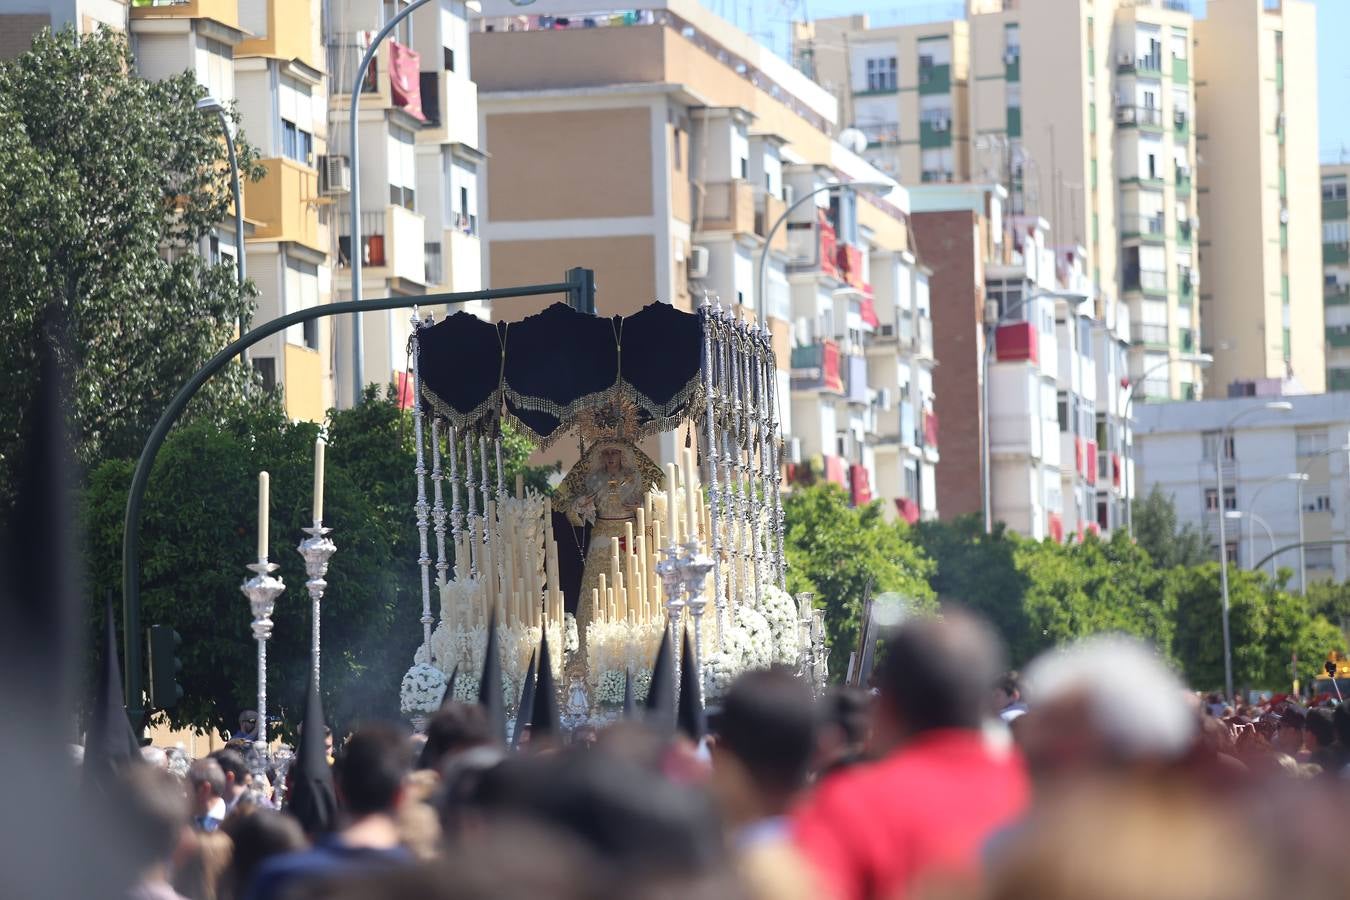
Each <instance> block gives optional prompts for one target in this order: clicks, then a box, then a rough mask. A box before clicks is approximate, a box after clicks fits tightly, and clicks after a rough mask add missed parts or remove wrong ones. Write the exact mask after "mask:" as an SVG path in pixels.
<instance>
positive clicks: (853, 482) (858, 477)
mask: <svg viewBox="0 0 1350 900" xmlns="http://www.w3.org/2000/svg"><path fill="white" fill-rule="evenodd" d="M848 489H849V495H850V498H851V499H852V500H853V505H854V506H866V505H867V504H868V503H871V502H872V486H871V484H869V483H868V477H867V467H866V466H860V465H858V464H857V463H854V464H853V465H850V466H849V467H848Z"/></svg>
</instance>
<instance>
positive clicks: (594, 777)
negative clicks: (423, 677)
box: [105, 612, 1350, 900]
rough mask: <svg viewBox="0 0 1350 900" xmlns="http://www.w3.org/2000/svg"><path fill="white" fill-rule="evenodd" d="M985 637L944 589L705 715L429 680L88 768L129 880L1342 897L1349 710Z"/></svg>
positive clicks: (553, 890) (686, 892) (167, 892)
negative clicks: (389, 702) (500, 717)
mask: <svg viewBox="0 0 1350 900" xmlns="http://www.w3.org/2000/svg"><path fill="white" fill-rule="evenodd" d="M1002 659H1003V658H1002V655H1001V652H1000V648H999V645H998V642H997V640H996V638H995V637H994V635H993V633H992V632H991V631H990V629H989V628H988V627H987V626H986V625H985V624H984V623H983V622H981V621H979V620H978V619H975V618H973V617H970V616H968V615H965V614H963V613H960V612H949V613H947V614H946V615H944V616H943V617H941V618H922V619H914V620H911V621H908V622H906V623H905V624H904V625H902V626H901V627H900V628H899V629H897V630H896V631H895V632H894V633H893V634H891V635H890V636H889V637H888V639H887V641H886V644H885V646H884V648H883V650H882V652H881V654H880V657H879V660H878V663H877V666H876V669H875V673H874V676H873V679H872V682H873V683H872V686H871V689H870V690H858V689H846V688H840V689H835V690H834V691H832V692H831V693H829V694H827V695H826V696H824V697H821V698H818V699H817V698H814V697H813V696H812V694H811V691H810V689H809V687H808V685H807V684H806V683H805V682H804V681H803V680H802V679H800V678H799V677H797V676H796V674H795V673H794V672H792V671H789V670H786V669H769V670H762V671H753V672H749V673H746V674H744V675H742V676H741V677H740V678H739V679H738V680H737V681H736V682H735V683H734V684H733V685H732V687H731V688H730V689H729V691H728V692H727V694H726V695H725V697H724V698H723V700H722V702H721V703H720V705H719V706H718V707H717V708H715V709H709V710H707V718H706V731H705V729H704V723H703V722H702V721H701V719H700V717H697V716H696V717H692V718H688V717H685V716H683V715H681V716H679V717H678V718H677V717H676V715H675V714H674V711H673V710H671V711H670V715H665V714H664V713H662V714H659V715H658V714H652V713H648V714H646V715H641V714H638V715H633V716H632V717H630V718H628V719H627V720H625V721H621V722H619V723H616V724H614V725H612V726H610V727H608V728H606V729H603V730H600V731H598V732H592V731H588V732H586V733H585V734H584V735H581V734H577V735H571V736H568V735H565V734H564V733H563V732H562V731H561V730H558V731H552V732H548V731H546V732H543V733H537V734H534V735H532V736H531V739H530V740H528V741H524V742H520V746H519V747H518V748H516V749H512V748H511V747H510V746H509V744H508V743H507V742H505V741H504V740H503V736H502V735H501V734H499V733H496V729H495V728H494V727H493V724H492V722H493V720H492V717H491V716H490V715H489V714H487V713H485V711H484V709H483V708H481V707H479V706H475V705H468V704H462V703H456V702H449V703H447V704H446V705H445V706H444V707H443V708H442V710H441V711H440V712H439V713H438V714H436V715H435V716H433V717H432V718H431V719H430V721H429V722H428V724H427V727H426V729H425V733H424V734H421V735H413V734H410V733H409V729H407V728H406V727H404V726H399V725H395V724H390V723H377V722H372V723H368V724H364V725H361V726H360V727H357V728H356V729H355V730H354V731H352V732H351V733H350V734H345V735H340V736H339V737H338V738H337V740H335V741H334V740H333V738H332V736H331V735H325V738H324V741H325V744H324V746H323V747H322V749H320V748H318V747H313V748H311V752H310V753H309V754H308V755H306V750H305V747H304V740H305V739H304V737H303V736H302V737H301V747H300V749H299V750H298V751H297V760H308V764H307V765H305V766H301V765H297V766H293V767H292V771H291V772H290V773H289V774H287V775H278V774H277V773H273V778H272V779H269V778H267V777H266V775H264V774H263V773H261V772H255V771H251V768H250V765H249V762H248V760H247V759H246V758H245V757H244V756H243V755H242V754H240V753H239V752H237V751H236V750H235V749H231V748H227V749H224V750H221V751H218V752H216V753H214V754H212V755H211V756H209V757H206V758H202V759H197V760H193V761H191V763H190V765H189V766H187V769H186V772H185V773H184V772H177V773H176V772H174V771H173V770H172V769H171V767H170V766H169V765H168V764H167V761H165V760H164V759H163V757H164V754H163V753H162V752H161V753H156V752H155V751H153V750H151V751H148V753H147V754H146V761H147V762H148V763H150V764H145V763H137V764H127V765H123V766H121V767H120V768H119V769H118V770H117V771H116V772H115V773H114V774H113V775H112V777H111V778H110V779H108V780H107V782H106V785H105V788H106V791H107V797H108V799H110V800H111V801H112V802H111V807H112V808H113V809H115V810H116V811H117V818H118V822H119V827H120V828H123V829H125V831H126V833H127V834H128V835H132V836H134V837H135V841H134V846H135V847H136V848H137V849H136V851H135V853H136V854H137V855H135V856H134V857H133V863H134V865H132V866H131V870H134V872H133V875H134V882H135V883H134V885H133V886H132V887H131V888H130V890H129V892H127V893H123V895H124V896H129V897H133V898H141V900H174V898H179V897H186V898H191V900H218V898H235V900H285V898H299V900H305V898H318V897H333V898H344V900H364V898H372V900H373V898H390V900H401V898H405V897H406V898H431V900H434V898H446V900H450V898H455V900H459V898H464V900H471V898H472V900H476V898H498V897H500V898H517V897H519V898H538V897H556V898H563V900H571V898H575V900H582V898H601V897H624V898H639V900H641V898H664V897H676V896H678V897H682V898H705V897H706V898H746V900H758V898H799V897H800V898H850V900H851V898H885V900H891V898H909V897H912V898H924V900H1024V898H1025V900H1032V898H1035V900H1070V898H1072V900H1081V898H1087V897H1092V898H1098V900H1100V898H1108V900H1143V898H1151V900H1153V898H1162V900H1200V898H1211V897H1224V898H1226V900H1232V898H1238V900H1241V898H1253V900H1255V898H1265V897H1274V896H1277V895H1288V896H1291V897H1292V896H1313V897H1331V896H1342V895H1344V893H1345V891H1346V890H1347V888H1346V886H1347V885H1350V855H1348V854H1345V853H1344V852H1343V850H1342V845H1343V844H1344V843H1345V840H1346V836H1347V825H1350V822H1348V821H1347V819H1346V815H1345V812H1346V810H1347V809H1350V806H1348V805H1347V803H1346V801H1347V799H1350V769H1348V768H1347V764H1350V708H1347V707H1330V706H1328V707H1318V708H1314V709H1305V708H1303V707H1301V706H1299V705H1298V704H1297V703H1296V702H1294V701H1293V700H1292V699H1290V698H1274V700H1273V701H1271V702H1268V703H1267V704H1265V705H1263V706H1262V707H1260V708H1245V707H1239V706H1230V705H1229V704H1226V703H1225V702H1223V700H1222V698H1219V697H1215V696H1212V695H1211V696H1202V695H1197V694H1195V693H1192V692H1188V691H1187V690H1186V689H1185V687H1184V686H1183V685H1182V683H1181V682H1180V681H1179V680H1178V678H1177V676H1176V675H1175V674H1174V673H1173V671H1172V670H1171V669H1170V668H1169V667H1168V666H1167V665H1166V664H1165V663H1164V662H1163V661H1162V660H1160V659H1159V658H1158V657H1157V655H1156V654H1155V653H1153V652H1152V650H1151V649H1150V648H1148V647H1147V646H1145V645H1143V644H1140V643H1137V642H1135V641H1133V640H1131V639H1127V638H1124V637H1118V636H1099V637H1095V638H1092V639H1089V640H1086V641H1083V642H1081V643H1079V644H1076V645H1074V646H1070V647H1065V648H1061V649H1057V650H1054V651H1052V652H1049V653H1047V654H1046V655H1044V656H1043V657H1041V658H1040V659H1037V660H1035V661H1034V662H1033V663H1032V664H1031V665H1029V666H1028V667H1027V668H1026V670H1025V672H1024V674H1023V675H1022V676H1019V675H1017V674H1016V673H1009V672H1007V671H1006V667H1005V666H1004V664H1003V662H1002ZM306 724H307V725H309V728H310V729H313V730H314V731H315V735H316V736H315V741H316V742H317V741H318V740H319V738H318V737H317V734H318V732H317V729H315V726H314V724H313V719H312V718H311V717H310V716H307V723H306ZM327 742H331V749H330V747H329V745H328V743H327ZM330 754H331V757H330ZM330 758H331V768H329V760H330ZM274 779H275V780H276V781H277V782H279V783H276V784H274V783H273V780H274ZM301 779H304V780H306V786H305V787H304V788H303V789H301V786H300V785H299V784H298V782H299V781H300V780H301ZM288 782H289V784H288ZM325 790H331V793H332V800H331V804H325V803H324V802H322V801H321V800H319V801H316V799H315V798H316V796H317V795H316V794H315V793H314V792H315V791H318V792H320V794H321V793H322V792H323V791H325ZM283 796H284V797H285V800H280V798H282V797H283ZM278 806H280V808H277V807H278ZM110 895H111V894H110Z"/></svg>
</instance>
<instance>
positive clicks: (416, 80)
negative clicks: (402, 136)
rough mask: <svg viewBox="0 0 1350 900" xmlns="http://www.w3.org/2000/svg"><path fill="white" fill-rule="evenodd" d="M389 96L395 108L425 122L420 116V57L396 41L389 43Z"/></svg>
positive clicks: (423, 116)
mask: <svg viewBox="0 0 1350 900" xmlns="http://www.w3.org/2000/svg"><path fill="white" fill-rule="evenodd" d="M389 95H390V97H391V98H392V99H393V101H394V105H395V106H400V107H402V108H403V111H404V112H406V113H408V115H410V116H412V117H413V118H416V119H421V120H422V121H424V122H425V121H426V118H427V117H426V116H425V115H423V114H422V55H421V54H420V53H418V52H417V51H416V50H414V49H412V48H411V47H405V46H403V45H402V44H400V43H399V42H398V41H390V42H389Z"/></svg>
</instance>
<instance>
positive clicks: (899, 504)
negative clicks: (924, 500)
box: [895, 497, 919, 525]
mask: <svg viewBox="0 0 1350 900" xmlns="http://www.w3.org/2000/svg"><path fill="white" fill-rule="evenodd" d="M895 508H896V510H898V511H899V513H900V518H902V519H904V520H905V521H906V522H908V523H909V524H911V525H913V524H914V523H915V522H917V521H919V504H918V503H917V502H915V501H913V500H911V499H909V498H908V497H901V498H900V499H898V500H896V501H895Z"/></svg>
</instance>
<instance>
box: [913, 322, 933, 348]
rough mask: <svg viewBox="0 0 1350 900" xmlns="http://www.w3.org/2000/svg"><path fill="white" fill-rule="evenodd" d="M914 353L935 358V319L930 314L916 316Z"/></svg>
mask: <svg viewBox="0 0 1350 900" xmlns="http://www.w3.org/2000/svg"><path fill="white" fill-rule="evenodd" d="M914 353H915V354H916V355H918V356H920V357H922V358H924V359H932V358H933V320H932V319H930V318H928V316H924V315H916V316H915V317H914Z"/></svg>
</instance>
